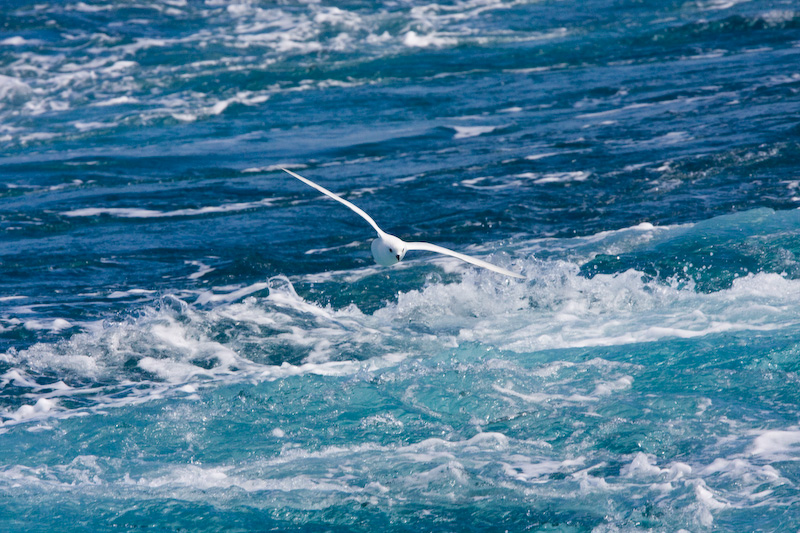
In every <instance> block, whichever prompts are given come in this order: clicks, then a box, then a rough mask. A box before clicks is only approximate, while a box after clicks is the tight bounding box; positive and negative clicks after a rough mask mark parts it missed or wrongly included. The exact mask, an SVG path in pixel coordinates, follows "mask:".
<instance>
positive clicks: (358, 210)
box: [281, 168, 386, 237]
mask: <svg viewBox="0 0 800 533" xmlns="http://www.w3.org/2000/svg"><path fill="white" fill-rule="evenodd" d="M281 170H283V171H284V172H286V173H288V174H290V175H291V176H294V177H295V178H297V179H299V180H300V181H302V182H303V183H305V184H306V185H309V186H311V187H314V188H315V189H317V190H318V191H319V192H321V193H322V194H324V195H326V196H330V197H331V198H333V199H334V200H336V201H337V202H340V203H343V204H344V205H346V206H347V207H349V208H350V209H352V210H353V211H355V212H356V213H358V214H359V215H360V216H361V218H363V219H364V220H366V221H367V222H369V225H370V226H372V227H373V228H375V231H377V232H378V235H380V236H381V237H383V236H384V235H386V233H385V232H384V231H383V230H382V229H381V228H379V227H378V225H377V224H376V223H375V221H374V220H372V217H371V216H369V215H368V214H366V213H365V212H364V211H362V210H361V208H359V207H356V206H354V205H353V204H351V203H350V202H348V201H347V200H345V199H344V198H342V197H341V196H339V195H338V194H336V193H332V192H331V191H329V190H328V189H326V188H325V187H322V186H321V185H317V184H316V183H314V182H313V181H311V180H310V179H306V178H304V177H303V176H301V175H299V174H295V173H294V172H292V171H291V170H286V169H285V168H282V169H281Z"/></svg>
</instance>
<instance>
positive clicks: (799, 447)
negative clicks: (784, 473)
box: [748, 429, 800, 461]
mask: <svg viewBox="0 0 800 533" xmlns="http://www.w3.org/2000/svg"><path fill="white" fill-rule="evenodd" d="M748 453H749V454H750V455H757V456H762V457H764V458H768V459H770V460H773V461H800V430H798V429H791V430H770V431H765V432H763V433H761V434H760V435H759V436H758V437H756V438H755V439H754V440H753V444H752V445H751V446H750V449H749V450H748Z"/></svg>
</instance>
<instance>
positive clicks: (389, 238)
mask: <svg viewBox="0 0 800 533" xmlns="http://www.w3.org/2000/svg"><path fill="white" fill-rule="evenodd" d="M405 255H406V243H405V242H404V241H403V240H402V239H399V238H398V237H395V236H394V235H389V234H388V233H385V234H384V235H383V236H379V237H378V238H377V239H375V240H373V241H372V257H373V259H375V262H376V263H378V264H379V265H381V266H392V265H393V264H395V263H399V262H400V261H402V260H403V257H405Z"/></svg>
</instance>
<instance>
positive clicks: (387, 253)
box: [281, 168, 525, 279]
mask: <svg viewBox="0 0 800 533" xmlns="http://www.w3.org/2000/svg"><path fill="white" fill-rule="evenodd" d="M281 170H283V171H284V172H287V173H288V174H290V175H292V176H294V177H295V178H297V179H299V180H300V181H302V182H303V183H305V184H306V185H309V186H311V187H314V188H315V189H317V190H318V191H319V192H321V193H322V194H324V195H326V196H330V197H331V198H333V199H334V200H336V201H337V202H340V203H343V204H344V205H346V206H347V207H349V208H350V209H352V210H353V211H355V212H356V213H358V214H359V215H360V216H361V218H363V219H364V220H366V221H367V222H369V225H370V226H372V227H373V228H375V231H377V232H378V238H377V239H375V240H373V241H372V257H373V258H375V262H376V263H378V264H379V265H383V266H390V265H393V264H395V263H399V262H400V261H401V260H402V259H403V257H405V255H406V252H408V251H409V250H425V251H428V252H437V253H440V254H444V255H449V256H452V257H455V258H458V259H461V260H462V261H466V262H467V263H471V264H473V265H476V266H479V267H482V268H486V269H489V270H491V271H493V272H497V273H498V274H503V275H505V276H510V277H512V278H519V279H525V276H522V275H520V274H517V273H516V272H511V271H510V270H506V269H505V268H501V267H499V266H497V265H493V264H491V263H487V262H486V261H482V260H480V259H476V258H474V257H470V256H468V255H464V254H460V253H458V252H454V251H453V250H448V249H447V248H443V247H441V246H436V245H435V244H431V243H429V242H406V241H404V240H402V239H400V238H399V237H395V236H394V235H390V234H388V233H386V232H385V231H383V230H382V229H381V228H379V227H378V225H377V224H376V223H375V221H374V220H372V217H371V216H369V215H368V214H366V213H365V212H364V211H362V210H361V209H360V208H358V207H356V206H355V205H353V204H351V203H350V202H348V201H347V200H345V199H344V198H342V197H341V196H339V195H338V194H335V193H332V192H331V191H329V190H328V189H326V188H325V187H322V186H320V185H317V184H316V183H314V182H313V181H311V180H309V179H306V178H304V177H303V176H300V175H299V174H295V173H294V172H292V171H291V170H287V169H285V168H282V169H281Z"/></svg>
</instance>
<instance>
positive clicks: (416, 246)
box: [406, 242, 525, 279]
mask: <svg viewBox="0 0 800 533" xmlns="http://www.w3.org/2000/svg"><path fill="white" fill-rule="evenodd" d="M406 246H407V248H406V250H425V251H428V252H436V253H440V254H444V255H450V256H453V257H455V258H458V259H461V260H462V261H466V262H467V263H472V264H473V265H475V266H479V267H483V268H486V269H489V270H491V271H493V272H497V273H498V274H503V275H505V276H511V277H512V278H517V279H525V276H522V275H520V274H517V273H516V272H511V271H510V270H506V269H505V268H501V267H499V266H497V265H493V264H491V263H487V262H486V261H482V260H480V259H476V258H474V257H470V256H468V255H464V254H460V253H458V252H454V251H453V250H448V249H447V248H443V247H441V246H436V245H435V244H431V243H429V242H407V243H406Z"/></svg>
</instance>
